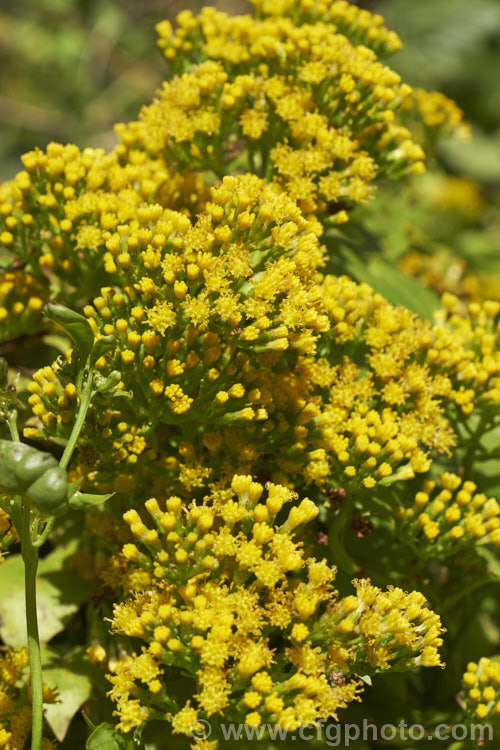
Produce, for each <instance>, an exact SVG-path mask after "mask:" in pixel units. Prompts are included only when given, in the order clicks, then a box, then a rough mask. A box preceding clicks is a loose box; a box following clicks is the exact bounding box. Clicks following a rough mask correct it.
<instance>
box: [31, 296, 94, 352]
mask: <svg viewBox="0 0 500 750" xmlns="http://www.w3.org/2000/svg"><path fill="white" fill-rule="evenodd" d="M43 311H44V313H45V316H46V317H47V318H48V319H49V320H51V321H52V322H53V323H55V324H56V325H58V326H59V327H60V328H62V329H63V330H64V331H65V332H66V333H67V334H68V336H69V337H70V339H71V340H72V341H73V343H74V344H75V346H76V348H77V350H78V353H79V355H80V359H81V362H82V364H85V362H86V361H87V359H88V357H89V354H90V352H91V351H92V347H93V346H94V334H93V332H92V328H91V327H90V323H89V322H88V320H87V318H84V316H83V315H80V314H79V313H77V312H75V311H74V310H70V309H69V308H67V307H64V305H61V304H59V302H49V303H48V304H46V305H45V307H44V308H43Z"/></svg>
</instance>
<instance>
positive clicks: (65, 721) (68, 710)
mask: <svg viewBox="0 0 500 750" xmlns="http://www.w3.org/2000/svg"><path fill="white" fill-rule="evenodd" d="M43 656H44V663H43V681H44V682H45V683H46V684H47V685H49V687H51V688H57V690H58V691H59V701H58V702H57V703H53V704H49V705H48V706H46V708H45V718H46V719H47V722H48V724H49V726H50V728H51V729H52V731H53V732H54V734H55V736H56V737H57V739H58V740H59V742H62V741H63V740H64V738H65V736H66V732H67V731H68V728H69V725H70V724H71V720H72V719H73V717H74V715H75V714H76V713H77V711H78V710H79V709H80V708H81V707H82V706H83V704H84V703H86V702H87V701H88V699H89V698H90V695H91V692H92V685H93V684H94V682H95V680H96V677H97V675H96V667H95V666H93V665H92V664H90V663H89V661H88V659H86V658H85V652H84V651H83V649H75V650H74V651H70V652H69V653H65V654H64V655H61V654H59V653H58V652H57V651H55V650H54V649H44V652H43Z"/></svg>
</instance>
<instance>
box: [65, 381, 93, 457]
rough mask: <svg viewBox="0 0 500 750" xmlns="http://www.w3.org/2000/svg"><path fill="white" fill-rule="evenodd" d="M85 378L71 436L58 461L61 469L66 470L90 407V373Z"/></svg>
mask: <svg viewBox="0 0 500 750" xmlns="http://www.w3.org/2000/svg"><path fill="white" fill-rule="evenodd" d="M87 378H88V379H87V383H86V385H85V388H84V389H83V391H82V397H81V401H80V408H79V410H78V414H77V416H76V420H75V424H74V425H73V429H72V431H71V435H70V436H69V440H68V442H67V443H66V448H65V449H64V453H63V454H62V457H61V460H60V461H59V466H60V467H61V468H62V469H66V468H67V466H68V464H69V462H70V460H71V456H72V455H73V451H74V450H75V447H76V443H77V440H78V438H79V436H80V432H81V431H82V427H83V423H84V422H85V417H86V416H87V411H88V408H89V406H90V399H91V398H92V371H90V372H89V373H88V376H87Z"/></svg>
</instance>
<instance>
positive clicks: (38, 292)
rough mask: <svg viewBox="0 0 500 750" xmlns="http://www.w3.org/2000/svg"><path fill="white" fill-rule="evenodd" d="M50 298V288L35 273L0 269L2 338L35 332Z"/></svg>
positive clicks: (0, 339) (1, 339) (0, 327)
mask: <svg viewBox="0 0 500 750" xmlns="http://www.w3.org/2000/svg"><path fill="white" fill-rule="evenodd" d="M47 298H48V295H47V291H46V290H45V289H44V288H43V287H42V285H41V284H40V283H39V282H38V281H37V280H36V279H34V278H33V276H31V274H28V273H24V272H23V271H0V331H1V332H0V342H1V341H8V340H9V339H12V338H15V337H16V336H20V335H22V334H26V333H30V334H31V333H33V329H34V328H35V329H36V327H37V326H39V324H40V317H41V310H42V307H43V305H44V302H46V301H47Z"/></svg>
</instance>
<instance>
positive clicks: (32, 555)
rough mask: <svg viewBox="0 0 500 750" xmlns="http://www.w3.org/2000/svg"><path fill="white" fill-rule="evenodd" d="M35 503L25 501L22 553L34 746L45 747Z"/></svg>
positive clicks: (38, 749)
mask: <svg viewBox="0 0 500 750" xmlns="http://www.w3.org/2000/svg"><path fill="white" fill-rule="evenodd" d="M30 521H31V507H30V505H29V503H28V502H26V501H25V502H24V503H23V526H22V535H21V553H22V557H23V560H24V581H25V600H26V626H27V632H28V655H29V663H30V676H31V750H41V747H42V724H43V680H42V659H41V655H40V640H39V637H38V619H37V611H36V572H37V568H38V549H37V548H36V547H35V546H34V545H33V543H32V540H31V528H30V526H31V524H30Z"/></svg>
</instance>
